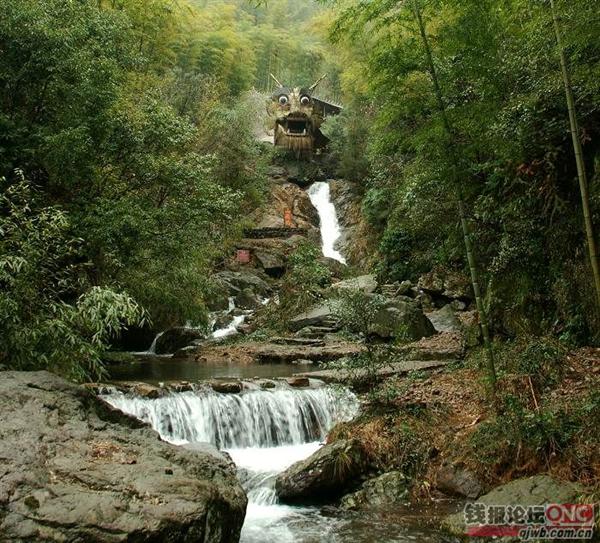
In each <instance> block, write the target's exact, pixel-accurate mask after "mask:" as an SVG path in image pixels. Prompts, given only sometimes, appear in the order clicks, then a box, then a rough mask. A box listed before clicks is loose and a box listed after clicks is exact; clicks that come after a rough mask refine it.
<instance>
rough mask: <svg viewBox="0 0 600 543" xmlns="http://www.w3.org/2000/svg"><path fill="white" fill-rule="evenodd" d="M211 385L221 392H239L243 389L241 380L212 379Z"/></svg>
mask: <svg viewBox="0 0 600 543" xmlns="http://www.w3.org/2000/svg"><path fill="white" fill-rule="evenodd" d="M210 386H211V388H212V389H213V390H214V391H215V392H220V393H221V394H237V393H238V392H241V391H242V389H243V385H242V383H241V382H240V381H211V382H210Z"/></svg>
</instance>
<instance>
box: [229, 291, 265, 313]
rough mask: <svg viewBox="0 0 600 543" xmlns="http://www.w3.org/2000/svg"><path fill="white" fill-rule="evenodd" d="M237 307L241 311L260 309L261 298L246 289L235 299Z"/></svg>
mask: <svg viewBox="0 0 600 543" xmlns="http://www.w3.org/2000/svg"><path fill="white" fill-rule="evenodd" d="M235 306H236V307H239V308H240V309H258V308H259V307H260V306H261V301H260V296H258V294H256V293H255V292H254V291H253V290H252V289H250V288H245V289H244V290H242V291H240V292H238V294H237V296H236V297H235Z"/></svg>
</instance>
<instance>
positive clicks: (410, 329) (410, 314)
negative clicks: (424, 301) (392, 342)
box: [369, 298, 435, 341]
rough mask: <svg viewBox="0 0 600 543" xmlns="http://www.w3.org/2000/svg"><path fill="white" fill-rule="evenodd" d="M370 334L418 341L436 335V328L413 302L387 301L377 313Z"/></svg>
mask: <svg viewBox="0 0 600 543" xmlns="http://www.w3.org/2000/svg"><path fill="white" fill-rule="evenodd" d="M369 332H370V333H371V334H373V335H376V336H379V337H381V338H385V339H387V338H393V337H402V339H405V340H408V341H416V340H418V339H421V338H422V337H428V336H431V335H433V334H435V328H434V327H433V324H431V322H430V321H429V319H428V318H427V317H426V316H425V315H424V314H423V311H422V310H421V309H420V308H419V307H418V306H417V305H416V304H415V303H414V302H413V301H412V300H410V301H409V299H408V298H407V299H405V300H400V299H392V300H390V299H387V300H386V301H385V302H384V303H383V305H382V307H381V308H380V309H379V310H378V311H377V312H376V314H375V316H374V318H373V322H372V324H371V326H370V330H369Z"/></svg>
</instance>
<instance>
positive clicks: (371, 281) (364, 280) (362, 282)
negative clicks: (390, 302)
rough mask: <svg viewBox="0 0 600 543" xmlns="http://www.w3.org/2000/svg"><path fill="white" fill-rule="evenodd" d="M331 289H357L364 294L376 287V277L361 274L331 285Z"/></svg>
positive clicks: (370, 292) (371, 291)
mask: <svg viewBox="0 0 600 543" xmlns="http://www.w3.org/2000/svg"><path fill="white" fill-rule="evenodd" d="M331 289H332V290H333V291H336V290H337V291H340V290H341V291H344V290H350V291H357V292H363V293H365V294H373V292H375V290H376V289H377V279H375V276H374V275H361V276H359V277H353V278H352V279H345V280H344V281H339V282H337V283H334V284H333V285H331Z"/></svg>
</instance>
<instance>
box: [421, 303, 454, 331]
mask: <svg viewBox="0 0 600 543" xmlns="http://www.w3.org/2000/svg"><path fill="white" fill-rule="evenodd" d="M427 318H428V319H429V320H430V321H431V324H433V327H434V328H435V329H436V331H437V332H458V333H460V332H461V331H462V325H461V324H460V321H459V320H458V318H457V317H456V315H455V313H454V309H453V307H452V306H451V305H450V304H448V305H445V306H444V307H442V309H438V310H437V311H432V312H431V313H427Z"/></svg>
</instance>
